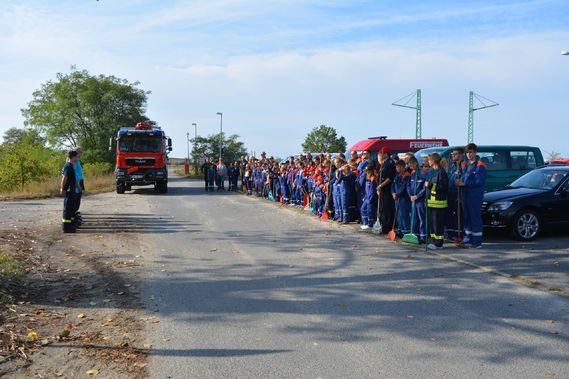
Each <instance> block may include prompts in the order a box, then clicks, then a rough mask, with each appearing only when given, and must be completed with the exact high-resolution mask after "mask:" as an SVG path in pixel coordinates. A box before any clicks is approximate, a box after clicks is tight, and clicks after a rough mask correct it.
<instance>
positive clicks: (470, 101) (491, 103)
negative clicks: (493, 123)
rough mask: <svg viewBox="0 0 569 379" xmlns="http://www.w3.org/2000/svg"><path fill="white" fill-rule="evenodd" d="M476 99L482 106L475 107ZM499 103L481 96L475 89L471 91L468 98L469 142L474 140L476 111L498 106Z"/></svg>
mask: <svg viewBox="0 0 569 379" xmlns="http://www.w3.org/2000/svg"><path fill="white" fill-rule="evenodd" d="M475 99H476V100H478V103H479V104H481V106H479V107H477V108H475V107H474V100H475ZM498 105H500V104H498V103H497V102H495V101H494V100H490V99H487V98H485V97H484V96H480V95H479V94H477V93H475V92H474V91H470V96H469V99H468V137H467V139H468V143H473V142H474V112H475V111H479V110H481V109H486V108H492V107H496V106H498Z"/></svg>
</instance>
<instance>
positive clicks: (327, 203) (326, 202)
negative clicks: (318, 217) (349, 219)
mask: <svg viewBox="0 0 569 379" xmlns="http://www.w3.org/2000/svg"><path fill="white" fill-rule="evenodd" d="M329 198H330V182H328V184H327V190H326V200H324V212H322V220H323V221H328V216H329V215H328V212H330V210H329V208H330V201H329V200H328V199H329Z"/></svg>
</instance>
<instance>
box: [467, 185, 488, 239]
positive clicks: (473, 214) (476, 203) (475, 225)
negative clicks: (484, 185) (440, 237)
mask: <svg viewBox="0 0 569 379" xmlns="http://www.w3.org/2000/svg"><path fill="white" fill-rule="evenodd" d="M483 199H484V192H483V190H482V191H480V190H476V191H473V190H467V191H464V192H463V196H462V211H463V213H464V242H465V243H471V244H473V245H474V246H478V245H481V244H482V201H483Z"/></svg>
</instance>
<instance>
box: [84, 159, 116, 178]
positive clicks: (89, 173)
mask: <svg viewBox="0 0 569 379" xmlns="http://www.w3.org/2000/svg"><path fill="white" fill-rule="evenodd" d="M113 170H114V167H113V165H112V164H110V163H108V162H96V163H84V164H83V175H85V177H86V178H99V177H101V176H106V175H108V174H110V173H112V172H113Z"/></svg>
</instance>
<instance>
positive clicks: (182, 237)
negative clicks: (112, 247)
mask: <svg viewBox="0 0 569 379" xmlns="http://www.w3.org/2000/svg"><path fill="white" fill-rule="evenodd" d="M26 204H29V205H26ZM42 204H43V205H42ZM41 207H44V208H45V209H46V210H49V211H50V212H53V211H54V210H55V209H58V208H59V207H60V200H49V201H41V202H28V203H25V202H24V203H3V204H2V203H0V209H1V210H2V211H3V215H9V214H10V215H12V216H10V217H19V218H20V219H19V221H22V222H29V223H30V224H37V223H48V222H52V221H46V218H45V216H42V217H41V218H39V219H38V215H39V213H38V211H37V209H38V208H41ZM18 212H19V213H18ZM14 213H17V214H18V216H14V215H13V214H14ZM46 214H48V213H46ZM84 214H85V218H86V219H87V220H89V219H104V220H105V222H104V223H101V224H100V225H86V227H85V228H84V229H83V230H82V231H81V233H89V232H91V233H97V234H99V235H103V236H104V238H121V234H122V233H131V234H136V236H137V237H138V240H139V243H138V244H137V245H136V246H137V248H139V249H140V252H131V253H133V254H137V253H138V254H140V256H141V259H144V271H143V272H141V274H140V282H139V288H140V291H141V298H142V300H143V301H144V303H145V305H146V310H144V311H142V312H143V313H145V314H141V317H147V318H148V317H155V319H152V320H153V321H152V322H149V323H148V326H147V330H146V332H147V339H148V342H149V343H151V344H152V353H151V359H150V372H151V376H152V377H153V378H168V377H170V378H206V377H207V378H212V377H216V378H220V377H221V378H259V377H275V378H277V377H278V378H283V377H284V378H288V377H294V378H348V377H349V378H380V377H381V378H401V377H405V378H426V377H438V378H441V377H442V378H455V377H468V378H470V377H492V378H540V377H545V378H547V377H557V378H567V377H569V315H568V314H569V312H568V311H569V298H567V297H563V296H559V295H558V294H556V293H549V292H547V291H543V290H541V289H535V288H532V287H531V286H526V285H522V284H520V283H517V282H513V281H511V280H508V279H505V278H503V277H500V276H496V275H492V274H489V273H485V272H482V271H480V270H477V269H475V268H472V267H468V266H465V265H462V264H458V263H456V262H452V261H447V260H444V259H441V258H440V257H436V256H432V255H426V254H424V253H423V252H421V251H418V250H416V249H409V248H408V247H405V246H402V245H401V244H396V243H393V242H390V241H387V240H385V239H383V238H380V237H377V236H375V235H372V234H366V233H361V232H356V228H354V227H353V226H341V225H337V224H335V223H327V222H321V221H319V220H318V219H316V218H314V217H309V216H308V215H306V214H305V213H302V212H299V211H297V210H291V209H285V208H281V207H280V206H276V205H274V204H271V203H269V202H267V201H264V200H259V199H255V198H250V197H246V196H243V195H241V194H236V193H227V192H223V193H222V192H214V193H205V192H204V191H203V189H202V183H201V182H199V181H190V180H185V179H181V178H172V179H171V182H170V192H169V193H168V194H166V195H159V194H155V193H154V191H153V190H152V189H148V188H142V189H137V190H136V191H134V192H132V193H127V194H124V195H117V194H103V195H97V196H92V197H89V198H87V199H85V201H84ZM58 216H59V214H58ZM56 221H57V220H56ZM10 223H11V220H10V219H9V218H8V217H3V220H2V224H4V226H5V227H10ZM561 238H566V237H561ZM493 241H494V242H495V243H502V242H500V240H499V239H496V238H495V239H494V240H493ZM490 242H491V243H492V240H491V241H490ZM504 244H505V245H507V244H508V243H506V242H505V243H504ZM511 246H513V247H514V248H520V245H515V244H514V245H511ZM561 247H562V248H566V247H567V246H566V245H564V246H561ZM493 250H499V248H498V247H497V246H494V248H493V249H487V251H486V252H484V254H491V253H492V251H493ZM452 252H453V250H452V249H449V250H445V253H448V254H451V253H452ZM494 253H495V251H494ZM504 253H506V251H504ZM456 254H463V255H462V256H463V257H466V256H467V255H472V252H460V253H456ZM481 254H482V253H481ZM516 254H518V253H516ZM520 254H521V253H520ZM475 258H476V257H475ZM478 258H479V257H478ZM528 271H531V270H529V269H528ZM559 276H560V277H561V276H562V277H564V278H565V277H566V276H567V274H566V273H565V275H564V276H563V275H562V274H561V273H560V274H559Z"/></svg>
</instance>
